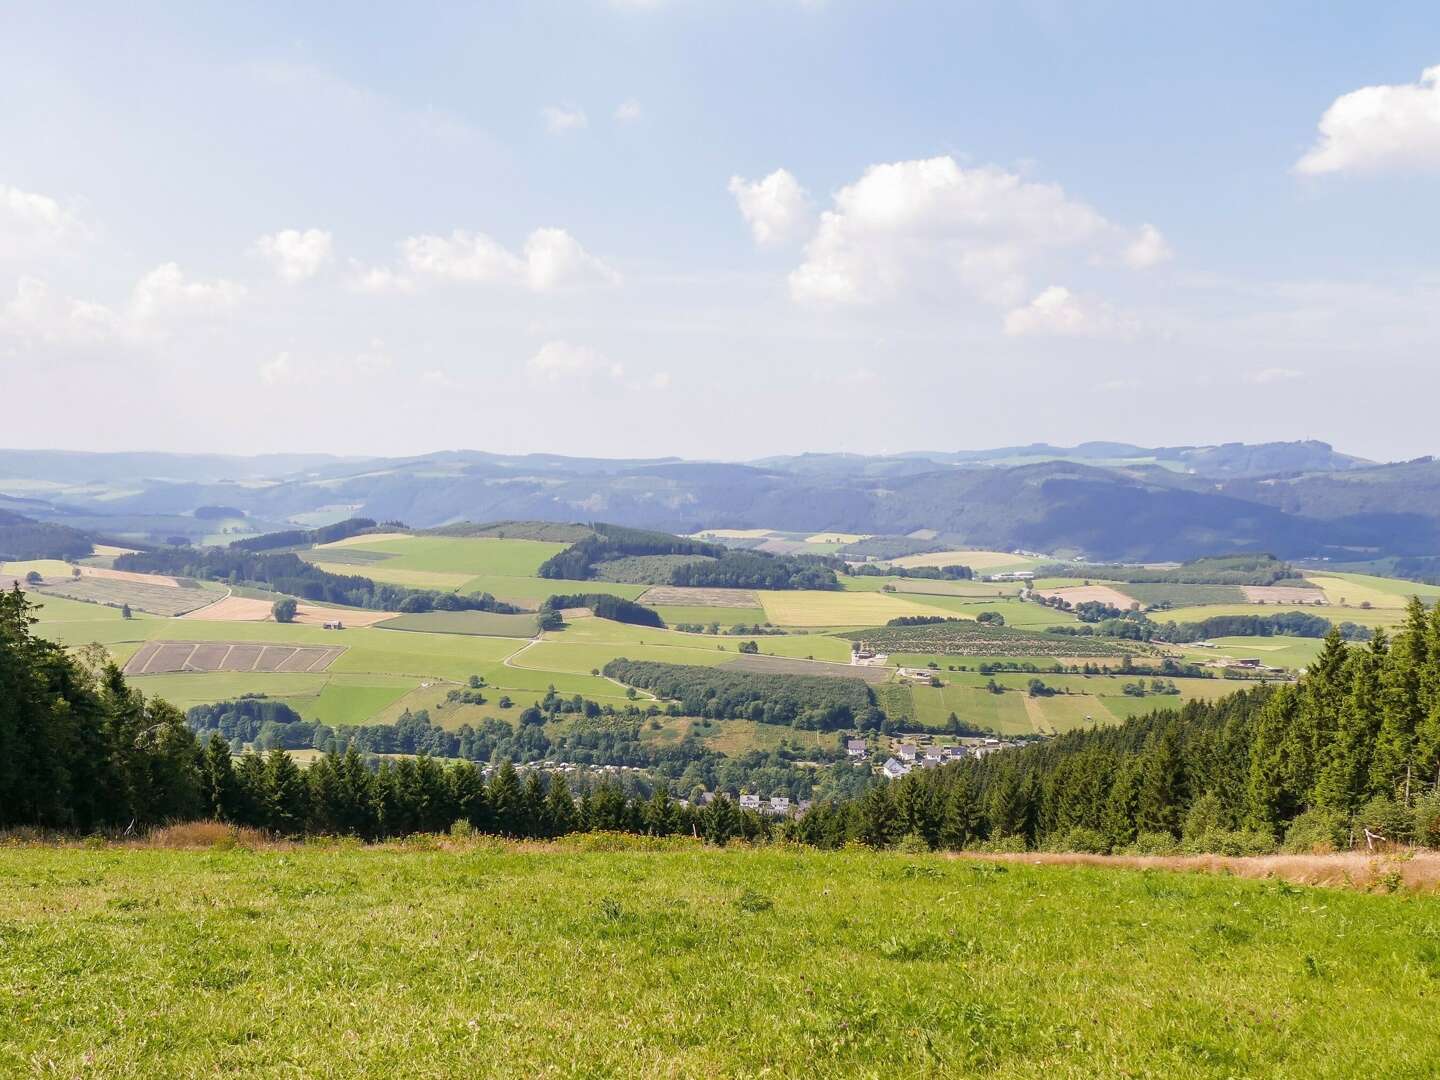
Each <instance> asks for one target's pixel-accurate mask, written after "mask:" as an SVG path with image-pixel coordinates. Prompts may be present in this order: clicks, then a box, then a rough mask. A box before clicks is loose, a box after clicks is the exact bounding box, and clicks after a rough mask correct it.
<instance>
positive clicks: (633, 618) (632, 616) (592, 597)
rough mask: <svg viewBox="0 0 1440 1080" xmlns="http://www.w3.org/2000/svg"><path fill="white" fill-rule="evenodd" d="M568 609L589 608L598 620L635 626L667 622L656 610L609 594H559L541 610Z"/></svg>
mask: <svg viewBox="0 0 1440 1080" xmlns="http://www.w3.org/2000/svg"><path fill="white" fill-rule="evenodd" d="M566 608H589V609H590V610H591V611H592V612H593V613H594V615H595V617H596V618H597V619H613V620H615V621H616V622H623V623H632V624H633V625H635V626H654V627H659V628H663V627H664V626H665V620H664V619H662V618H661V617H660V613H659V612H658V611H656V610H655V609H654V608H648V607H646V606H645V605H644V604H637V603H636V602H635V601H634V600H626V599H625V598H624V597H622V596H611V595H610V594H609V593H558V594H556V595H555V596H552V597H549V598H548V599H547V600H546V601H545V602H544V603H543V604H542V605H541V607H540V610H541V611H564V610H565V609H566Z"/></svg>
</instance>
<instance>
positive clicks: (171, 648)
mask: <svg viewBox="0 0 1440 1080" xmlns="http://www.w3.org/2000/svg"><path fill="white" fill-rule="evenodd" d="M344 651H345V647H344V646H343V645H329V646H325V645H257V644H255V643H254V642H244V641H237V642H229V641H147V642H146V643H145V644H144V645H142V646H141V647H140V650H139V651H138V652H137V653H136V654H135V655H134V656H132V657H131V658H130V660H129V662H128V663H127V664H126V665H125V674H126V675H161V674H169V673H173V672H180V671H212V672H213V671H286V672H294V671H308V672H317V671H324V670H325V669H327V668H328V667H329V666H330V665H331V664H332V663H334V661H335V658H336V657H338V656H339V655H340V654H341V653H343V652H344Z"/></svg>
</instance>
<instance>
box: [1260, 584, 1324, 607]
mask: <svg viewBox="0 0 1440 1080" xmlns="http://www.w3.org/2000/svg"><path fill="white" fill-rule="evenodd" d="M1240 590H1241V591H1242V592H1243V593H1244V594H1245V599H1246V600H1249V601H1250V602H1251V603H1252V604H1324V603H1327V601H1326V599H1325V594H1324V593H1323V592H1322V591H1320V590H1319V589H1306V588H1303V587H1301V586H1298V585H1241V586H1240Z"/></svg>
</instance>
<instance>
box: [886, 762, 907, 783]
mask: <svg viewBox="0 0 1440 1080" xmlns="http://www.w3.org/2000/svg"><path fill="white" fill-rule="evenodd" d="M880 771H881V772H883V773H884V774H885V775H886V776H887V777H889V778H890V779H891V780H898V779H900V777H902V776H904V775H905V774H906V773H908V772H909V771H910V766H908V765H902V764H901V763H900V762H898V761H896V760H895V759H894V758H893V757H892V758H890V759H889V760H888V761H886V762H885V764H884V765H882V766H881V768H880Z"/></svg>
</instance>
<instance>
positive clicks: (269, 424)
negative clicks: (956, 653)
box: [0, 0, 1440, 458]
mask: <svg viewBox="0 0 1440 1080" xmlns="http://www.w3.org/2000/svg"><path fill="white" fill-rule="evenodd" d="M1328 7H1330V8H1333V9H1334V10H1329V11H1317V10H1316V8H1317V5H1304V4H1267V5H1254V4H1212V5H1205V6H1203V7H1197V6H1195V5H1156V4H1138V3H1136V4H1130V3H1093V4H1079V3H1071V4H1062V3H1028V4H1025V3H1022V4H1013V3H1007V4H1001V3H958V2H951V3H903V2H897V3H862V2H860V0H808V2H807V0H733V2H730V3H723V4H722V3H718V2H715V0H569V2H562V0H551V2H545V0H532V2H528V3H515V4H500V3H494V4H486V5H476V6H472V7H466V8H459V7H447V6H433V5H425V4H415V5H409V6H407V8H406V10H405V11H404V12H403V13H402V12H400V11H398V10H397V9H386V10H381V9H378V8H372V9H367V10H364V11H362V10H360V7H359V5H348V4H328V5H320V4H312V5H305V6H303V8H301V6H299V5H278V4H277V5H248V6H241V5H221V4H208V5H199V4H197V5H189V6H186V7H184V8H180V7H177V6H175V5H162V4H143V3H141V4H132V5H123V6H118V5H95V6H90V7H83V8H82V7H80V6H78V5H73V6H59V5H43V4H33V5H32V4H15V5H9V6H8V7H7V15H6V32H5V34H4V35H0V95H3V98H4V100H6V101H7V103H8V104H7V108H6V109H5V110H0V396H5V397H13V398H15V399H16V400H19V401H21V402H23V403H24V404H23V405H22V406H21V408H19V409H18V410H12V411H11V412H10V414H9V416H10V418H11V423H10V425H9V426H10V428H11V430H10V431H9V432H8V433H7V434H5V435H3V436H0V443H3V444H5V445H14V446H64V447H72V448H83V449H118V448H135V447H144V448H157V449H176V450H220V451H258V450H316V449H332V450H336V451H344V452H357V453H366V452H372V453H411V452H421V451H424V450H429V449H439V448H448V447H459V446H466V447H474V448H479V449H490V450H497V451H531V450H535V451H554V452H563V453H590V454H605V455H612V454H613V455H642V454H643V455H651V454H672V453H673V454H682V455H687V456H705V457H727V458H736V457H753V456H760V455H764V454H770V453H779V452H796V451H802V450H807V449H810V450H851V451H865V452H874V451H881V450H887V449H888V450H898V449H905V448H913V447H921V446H923V447H927V448H956V447H975V446H982V445H995V444H1010V443H1016V442H1028V441H1032V440H1048V441H1052V442H1073V441H1078V440H1082V439H1087V438H1104V439H1128V440H1133V441H1137V442H1143V443H1150V444H1179V443H1208V442H1216V441H1222V440H1231V439H1244V440H1247V441H1262V440H1268V439H1281V438H1306V437H1314V438H1324V439H1327V440H1329V441H1332V442H1334V443H1335V444H1336V445H1338V446H1340V447H1342V448H1344V449H1347V450H1350V451H1352V452H1356V453H1361V454H1366V455H1369V456H1374V457H1381V458H1397V457H1409V456H1414V455H1418V454H1421V453H1429V452H1431V451H1434V450H1435V449H1437V447H1436V446H1435V443H1434V440H1433V438H1432V437H1431V430H1432V429H1433V422H1432V421H1431V420H1430V412H1431V405H1430V402H1432V401H1433V400H1434V397H1435V392H1436V391H1437V390H1440V372H1437V365H1436V364H1435V357H1436V355H1437V354H1440V314H1437V312H1440V256H1437V254H1436V253H1437V251H1440V243H1437V241H1440V215H1437V214H1436V213H1435V212H1434V207H1435V205H1436V204H1437V195H1440V73H1437V74H1434V76H1433V77H1429V76H1427V75H1425V74H1423V73H1425V72H1427V70H1428V69H1433V68H1436V67H1437V65H1440V9H1437V8H1436V7H1435V6H1434V5H1433V4H1419V3H1417V4H1388V5H1385V6H1384V9H1383V11H1380V10H1378V9H1372V10H1365V9H1364V7H1363V6H1361V5H1344V6H1342V5H1328ZM1342 7H1343V8H1344V10H1341V8H1342ZM1257 9H1259V10H1257ZM1366 88H1370V89H1366ZM782 170H783V172H782Z"/></svg>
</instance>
